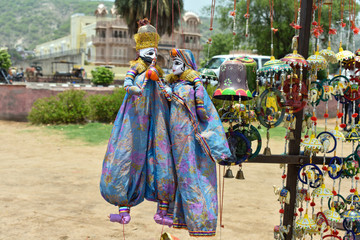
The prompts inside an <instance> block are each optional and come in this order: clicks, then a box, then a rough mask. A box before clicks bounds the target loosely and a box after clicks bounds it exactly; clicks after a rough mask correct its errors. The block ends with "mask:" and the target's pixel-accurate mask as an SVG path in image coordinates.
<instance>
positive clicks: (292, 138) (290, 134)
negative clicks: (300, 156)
mask: <svg viewBox="0 0 360 240" xmlns="http://www.w3.org/2000/svg"><path fill="white" fill-rule="evenodd" d="M289 139H290V140H295V136H294V132H293V131H290V132H289Z"/></svg>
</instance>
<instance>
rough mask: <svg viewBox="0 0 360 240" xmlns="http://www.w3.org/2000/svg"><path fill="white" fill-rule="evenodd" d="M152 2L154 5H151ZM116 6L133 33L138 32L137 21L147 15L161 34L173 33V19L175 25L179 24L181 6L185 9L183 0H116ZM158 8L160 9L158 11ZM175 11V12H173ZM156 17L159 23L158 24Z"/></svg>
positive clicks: (131, 33)
mask: <svg viewBox="0 0 360 240" xmlns="http://www.w3.org/2000/svg"><path fill="white" fill-rule="evenodd" d="M151 4H152V6H151ZM115 6H116V8H117V10H118V13H119V14H120V15H121V16H123V17H124V18H125V20H126V23H127V25H128V28H129V30H128V31H129V34H130V35H133V34H134V33H136V32H137V29H138V25H137V22H138V21H139V20H140V19H143V18H145V17H147V18H148V19H149V20H150V10H151V23H152V25H153V26H154V27H157V31H158V33H159V35H160V36H161V35H163V34H165V33H168V34H169V35H170V34H171V33H172V30H173V28H172V26H173V25H172V19H173V18H174V27H175V28H177V27H178V26H179V20H180V15H179V8H180V12H182V10H183V1H182V0H145V1H144V0H130V1H129V0H115ZM157 9H158V11H157ZM173 13H174V14H173ZM156 18H158V20H157V21H158V23H157V26H156Z"/></svg>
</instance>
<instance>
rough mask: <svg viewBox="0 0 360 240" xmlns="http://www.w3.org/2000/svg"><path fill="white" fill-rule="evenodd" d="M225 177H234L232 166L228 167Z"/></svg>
mask: <svg viewBox="0 0 360 240" xmlns="http://www.w3.org/2000/svg"><path fill="white" fill-rule="evenodd" d="M224 178H234V175H233V173H232V171H231V169H230V168H228V169H227V170H226V172H225V174H224Z"/></svg>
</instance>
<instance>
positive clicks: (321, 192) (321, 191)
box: [312, 183, 333, 198]
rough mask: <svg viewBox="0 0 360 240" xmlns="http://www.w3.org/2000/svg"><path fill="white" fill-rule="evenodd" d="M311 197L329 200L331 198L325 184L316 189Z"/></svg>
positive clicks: (330, 193)
mask: <svg viewBox="0 0 360 240" xmlns="http://www.w3.org/2000/svg"><path fill="white" fill-rule="evenodd" d="M312 195H313V196H315V197H319V198H330V197H332V196H333V194H332V192H331V191H330V190H329V189H328V188H326V187H325V184H324V183H323V184H321V186H320V187H318V188H316V189H315V190H314V191H313V192H312Z"/></svg>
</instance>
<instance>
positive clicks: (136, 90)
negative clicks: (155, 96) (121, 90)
mask: <svg viewBox="0 0 360 240" xmlns="http://www.w3.org/2000/svg"><path fill="white" fill-rule="evenodd" d="M125 90H126V91H127V92H128V93H129V94H131V95H139V96H140V95H142V94H141V89H140V88H138V87H136V86H131V87H127V88H126V89H125Z"/></svg>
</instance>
